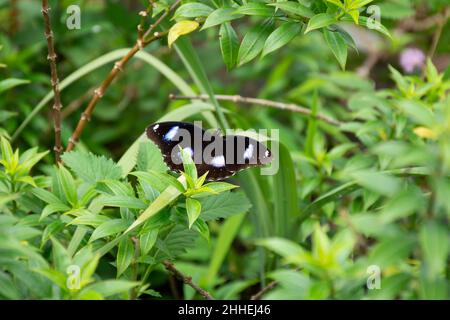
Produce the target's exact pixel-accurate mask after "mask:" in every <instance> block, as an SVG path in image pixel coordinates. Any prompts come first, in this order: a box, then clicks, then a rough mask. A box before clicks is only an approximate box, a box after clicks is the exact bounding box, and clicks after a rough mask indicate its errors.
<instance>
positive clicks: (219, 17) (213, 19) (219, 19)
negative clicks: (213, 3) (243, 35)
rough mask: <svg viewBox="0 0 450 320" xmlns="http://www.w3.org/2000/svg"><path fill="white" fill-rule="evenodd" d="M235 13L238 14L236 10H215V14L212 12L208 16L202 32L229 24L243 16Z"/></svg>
mask: <svg viewBox="0 0 450 320" xmlns="http://www.w3.org/2000/svg"><path fill="white" fill-rule="evenodd" d="M235 12H236V9H235V8H220V9H216V10H214V12H212V13H211V14H210V15H209V16H208V18H206V20H205V23H204V24H203V27H202V29H201V30H205V29H207V28H210V27H214V26H217V25H219V24H222V23H224V22H229V21H232V20H235V19H239V18H241V17H242V15H241V14H236V13H235Z"/></svg>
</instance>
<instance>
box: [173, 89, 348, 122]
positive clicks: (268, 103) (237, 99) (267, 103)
mask: <svg viewBox="0 0 450 320" xmlns="http://www.w3.org/2000/svg"><path fill="white" fill-rule="evenodd" d="M215 97H216V99H217V100H219V101H231V102H234V103H245V104H256V105H260V106H263V107H271V108H275V109H280V110H287V111H292V112H296V113H301V114H304V115H308V116H312V115H313V114H312V112H311V110H309V109H307V108H304V107H300V106H298V105H296V104H293V103H283V102H277V101H272V100H266V99H258V98H249V97H242V96H240V95H215ZM169 98H170V99H173V100H202V101H208V100H209V97H208V96H207V95H206V94H201V95H198V96H178V95H174V94H171V95H170V96H169ZM316 118H317V119H320V120H322V121H325V122H327V123H330V124H332V125H335V126H340V125H341V124H342V123H341V122H340V121H338V120H335V119H332V118H330V117H328V116H326V115H324V114H321V113H318V114H316Z"/></svg>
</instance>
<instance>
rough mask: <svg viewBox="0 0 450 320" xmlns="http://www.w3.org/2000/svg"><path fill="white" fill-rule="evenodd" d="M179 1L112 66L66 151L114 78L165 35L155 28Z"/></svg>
mask: <svg viewBox="0 0 450 320" xmlns="http://www.w3.org/2000/svg"><path fill="white" fill-rule="evenodd" d="M180 2H181V0H177V1H176V2H175V3H174V4H173V5H172V6H171V7H170V8H169V9H168V10H167V11H166V12H164V13H163V14H162V15H161V16H160V17H159V18H158V20H156V22H155V23H154V24H153V25H151V26H150V28H148V30H147V31H146V32H145V33H144V34H143V35H140V34H138V39H137V41H136V44H135V45H134V46H133V47H132V48H131V49H130V51H129V52H128V53H127V54H126V55H125V56H124V57H123V58H122V59H121V60H119V61H117V62H116V63H115V64H114V67H113V68H112V70H111V71H110V72H109V74H108V76H107V77H106V79H105V80H104V81H103V82H102V84H101V85H100V87H98V88H97V89H96V90H95V91H94V95H93V97H92V99H91V101H90V102H89V104H88V106H87V107H86V109H85V110H84V112H83V113H82V114H81V118H80V120H79V121H78V124H77V126H76V128H75V131H74V132H73V134H72V136H71V137H70V139H69V144H68V145H67V149H66V151H71V150H73V148H74V147H75V144H76V143H77V141H78V140H79V138H80V136H81V133H82V132H83V129H84V127H85V126H86V124H87V122H88V121H89V120H90V119H91V115H92V112H93V111H94V108H95V106H96V105H97V103H98V101H99V100H100V99H101V98H102V97H103V95H104V94H105V91H106V90H107V89H108V87H109V85H110V84H111V83H112V81H113V80H114V79H115V78H116V76H117V75H118V73H119V71H122V70H123V68H124V67H125V65H126V64H127V62H128V61H129V60H130V59H131V58H132V57H133V56H134V55H135V54H136V53H137V52H138V51H139V50H141V49H143V48H144V47H145V46H147V45H148V44H149V43H151V42H153V41H156V40H158V39H160V38H162V37H163V36H164V35H166V33H167V32H155V30H156V28H157V27H158V26H159V25H160V24H161V22H162V21H163V20H164V19H165V18H166V17H167V16H168V15H169V13H170V12H172V11H173V10H174V9H175V8H176V7H177V6H178V5H179V4H180Z"/></svg>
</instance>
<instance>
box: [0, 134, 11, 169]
mask: <svg viewBox="0 0 450 320" xmlns="http://www.w3.org/2000/svg"><path fill="white" fill-rule="evenodd" d="M0 143H1V151H2V159H3V160H4V161H5V162H6V163H8V164H9V163H11V160H12V159H13V156H14V155H13V151H12V148H11V144H10V143H9V141H8V140H7V139H6V138H5V137H3V136H2V137H1V138H0Z"/></svg>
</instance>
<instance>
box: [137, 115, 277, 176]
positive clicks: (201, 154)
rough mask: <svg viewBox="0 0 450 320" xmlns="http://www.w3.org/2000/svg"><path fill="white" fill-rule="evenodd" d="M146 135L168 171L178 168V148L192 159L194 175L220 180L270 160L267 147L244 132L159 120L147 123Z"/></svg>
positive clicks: (179, 165)
mask: <svg viewBox="0 0 450 320" xmlns="http://www.w3.org/2000/svg"><path fill="white" fill-rule="evenodd" d="M146 133H147V137H148V138H149V139H150V140H152V141H153V142H154V143H155V144H156V145H157V146H158V147H159V149H160V150H161V153H162V155H163V158H164V161H165V162H166V164H167V165H168V166H169V168H170V169H171V170H172V171H182V170H183V164H182V161H181V153H180V150H181V149H180V148H182V149H185V150H187V151H188V152H189V153H190V154H191V157H192V159H193V160H194V162H195V164H196V167H197V172H198V175H199V176H201V175H203V174H204V173H206V172H208V176H207V180H222V179H225V178H227V177H230V176H232V175H234V174H235V173H236V172H238V171H240V170H242V169H246V168H248V167H252V166H259V165H263V164H266V163H268V162H270V161H271V159H272V156H271V153H270V150H269V149H267V148H266V147H265V146H264V145H263V144H262V143H260V142H258V141H256V140H254V139H252V138H249V137H245V136H239V135H227V136H222V135H220V133H219V132H218V131H215V132H211V131H210V130H206V131H205V130H203V129H202V128H200V127H199V126H196V125H194V124H192V123H188V122H177V121H171V122H160V123H155V124H152V125H150V126H149V127H148V128H147V130H146Z"/></svg>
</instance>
